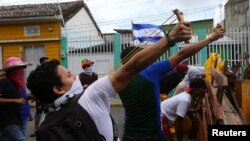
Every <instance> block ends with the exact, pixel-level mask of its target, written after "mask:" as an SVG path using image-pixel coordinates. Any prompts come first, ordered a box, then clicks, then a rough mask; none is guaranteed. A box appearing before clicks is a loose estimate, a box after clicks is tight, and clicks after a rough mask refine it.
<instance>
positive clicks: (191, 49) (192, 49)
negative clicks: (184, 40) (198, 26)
mask: <svg viewBox="0 0 250 141" xmlns="http://www.w3.org/2000/svg"><path fill="white" fill-rule="evenodd" d="M223 35H224V28H223V27H222V26H221V25H220V24H217V26H216V27H215V28H214V30H213V33H212V34H211V36H210V37H208V38H206V39H204V40H202V41H199V42H197V43H194V44H190V45H187V46H186V47H184V48H182V49H181V50H180V51H179V52H178V53H177V54H175V55H173V56H171V57H170V58H169V61H170V64H171V65H172V67H175V66H177V65H178V64H179V63H180V62H181V61H182V60H184V59H186V58H188V57H191V56H192V55H194V54H196V53H197V52H198V51H200V50H201V49H202V48H204V47H205V46H206V45H208V44H209V43H211V42H213V41H216V40H218V39H219V38H222V37H223Z"/></svg>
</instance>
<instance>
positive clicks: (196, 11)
mask: <svg viewBox="0 0 250 141" xmlns="http://www.w3.org/2000/svg"><path fill="white" fill-rule="evenodd" d="M68 1H76V0H0V6H3V5H17V4H33V3H45V2H50V3H57V2H68ZM227 1H228V0H84V2H85V3H86V4H87V6H88V7H89V9H90V11H91V13H92V15H93V16H94V19H95V20H96V22H97V24H98V26H99V28H100V29H101V31H102V33H110V32H114V30H113V29H131V27H132V26H131V22H133V23H147V24H156V25H162V24H169V23H171V22H172V21H173V20H174V18H172V19H170V20H168V21H166V20H167V19H168V18H169V17H170V16H171V15H172V14H173V12H172V11H173V10H174V9H179V10H180V11H182V12H183V13H184V19H185V20H186V21H196V20H205V19H214V25H216V24H217V23H219V22H220V21H222V20H223V19H224V5H225V3H226V2H227Z"/></svg>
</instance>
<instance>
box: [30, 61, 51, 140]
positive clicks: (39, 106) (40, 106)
mask: <svg viewBox="0 0 250 141" xmlns="http://www.w3.org/2000/svg"><path fill="white" fill-rule="evenodd" d="M48 61H49V58H48V57H41V58H40V59H39V62H40V65H41V64H43V63H45V62H48ZM35 102H36V111H35V121H34V122H35V131H36V130H37V128H38V126H39V122H40V119H41V116H42V114H43V113H44V114H47V113H48V112H49V109H50V108H52V106H51V104H47V103H44V102H42V101H40V100H38V99H35ZM30 137H35V133H32V134H30Z"/></svg>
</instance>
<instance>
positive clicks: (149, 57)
mask: <svg viewBox="0 0 250 141" xmlns="http://www.w3.org/2000/svg"><path fill="white" fill-rule="evenodd" d="M189 25H190V23H188V22H180V23H178V24H177V25H176V26H175V28H174V29H173V30H172V31H171V32H170V34H169V37H170V39H171V40H173V41H175V42H180V41H185V40H189V39H190V38H191V30H190V28H189ZM167 42H168V40H167V38H166V37H163V38H162V39H161V40H160V41H158V42H157V43H155V44H153V45H152V46H150V47H148V48H145V49H143V50H142V51H140V52H138V53H136V54H135V55H134V56H133V57H132V58H131V59H129V61H128V62H127V63H125V64H124V65H123V66H122V67H121V68H120V69H119V70H118V71H117V72H116V73H114V74H112V75H110V76H109V78H110V80H111V83H112V85H113V87H114V89H115V90H116V92H120V91H121V90H123V89H124V88H125V87H126V86H127V84H128V82H129V81H130V80H131V78H132V77H133V76H134V75H135V74H136V73H138V72H139V71H141V70H142V69H144V68H146V67H147V66H149V65H150V64H152V63H153V62H154V61H156V60H157V59H158V58H159V57H160V56H161V55H162V54H163V53H164V52H166V51H167V50H168V49H169V48H170V46H169V45H167Z"/></svg>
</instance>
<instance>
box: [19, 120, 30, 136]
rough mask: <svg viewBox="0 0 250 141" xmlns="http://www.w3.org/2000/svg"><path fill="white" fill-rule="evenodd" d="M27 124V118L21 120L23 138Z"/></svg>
mask: <svg viewBox="0 0 250 141" xmlns="http://www.w3.org/2000/svg"><path fill="white" fill-rule="evenodd" d="M28 122H29V117H27V118H26V119H23V124H22V125H21V127H20V128H21V131H22V133H23V135H24V136H25V135H26V134H25V133H26V129H27V127H28Z"/></svg>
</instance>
